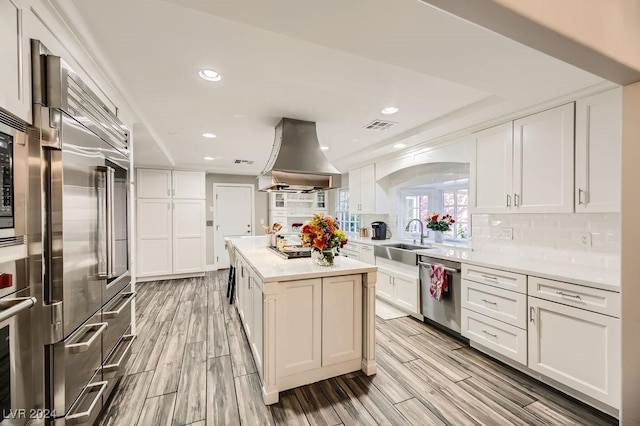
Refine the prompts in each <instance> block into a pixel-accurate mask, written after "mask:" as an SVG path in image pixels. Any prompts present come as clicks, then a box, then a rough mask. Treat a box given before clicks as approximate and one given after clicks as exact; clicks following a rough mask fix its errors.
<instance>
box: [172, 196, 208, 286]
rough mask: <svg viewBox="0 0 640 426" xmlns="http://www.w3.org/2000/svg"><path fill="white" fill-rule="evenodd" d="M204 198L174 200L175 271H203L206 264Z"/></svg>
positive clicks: (178, 272)
mask: <svg viewBox="0 0 640 426" xmlns="http://www.w3.org/2000/svg"><path fill="white" fill-rule="evenodd" d="M205 225H206V219H205V206H204V200H178V201H174V202H173V272H174V273H176V274H182V273H187V272H201V271H203V270H204V265H205Z"/></svg>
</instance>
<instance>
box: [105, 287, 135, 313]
mask: <svg viewBox="0 0 640 426" xmlns="http://www.w3.org/2000/svg"><path fill="white" fill-rule="evenodd" d="M134 297H136V293H135V292H128V293H122V299H124V303H122V304H121V305H120V307H119V308H118V309H112V310H109V311H105V312H103V313H102V319H113V318H117V317H118V315H120V313H121V312H122V311H123V310H124V308H125V307H126V306H127V305H129V304H131V302H132V301H133V299H134Z"/></svg>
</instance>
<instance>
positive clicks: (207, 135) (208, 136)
mask: <svg viewBox="0 0 640 426" xmlns="http://www.w3.org/2000/svg"><path fill="white" fill-rule="evenodd" d="M202 136H204V137H205V138H209V139H213V138H216V137H217V136H216V134H215V133H203V134H202Z"/></svg>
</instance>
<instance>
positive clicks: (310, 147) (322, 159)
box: [258, 118, 341, 192]
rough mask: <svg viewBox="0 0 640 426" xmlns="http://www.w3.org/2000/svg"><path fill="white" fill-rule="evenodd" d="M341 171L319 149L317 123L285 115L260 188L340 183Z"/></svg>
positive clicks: (325, 186) (260, 178)
mask: <svg viewBox="0 0 640 426" xmlns="http://www.w3.org/2000/svg"><path fill="white" fill-rule="evenodd" d="M340 182H341V175H340V171H339V170H338V169H336V168H335V167H334V166H333V165H332V164H331V163H330V162H329V160H327V157H326V156H325V155H324V152H322V150H321V149H320V142H318V136H317V134H316V123H314V122H312V121H302V120H294V119H292V118H283V119H282V120H280V123H278V125H277V126H276V128H275V140H274V142H273V149H272V151H271V156H270V157H269V161H268V162H267V166H266V167H265V169H264V171H263V172H262V175H260V176H258V189H259V190H260V191H267V192H271V191H278V192H315V191H324V190H327V189H331V188H338V187H340Z"/></svg>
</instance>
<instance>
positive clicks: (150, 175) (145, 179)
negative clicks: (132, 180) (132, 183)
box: [136, 169, 171, 198]
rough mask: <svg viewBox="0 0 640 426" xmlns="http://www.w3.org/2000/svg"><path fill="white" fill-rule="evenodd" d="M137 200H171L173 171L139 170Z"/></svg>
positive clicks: (137, 175)
mask: <svg viewBox="0 0 640 426" xmlns="http://www.w3.org/2000/svg"><path fill="white" fill-rule="evenodd" d="M136 196H137V198H171V170H162V169H138V171H137V174H136Z"/></svg>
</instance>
